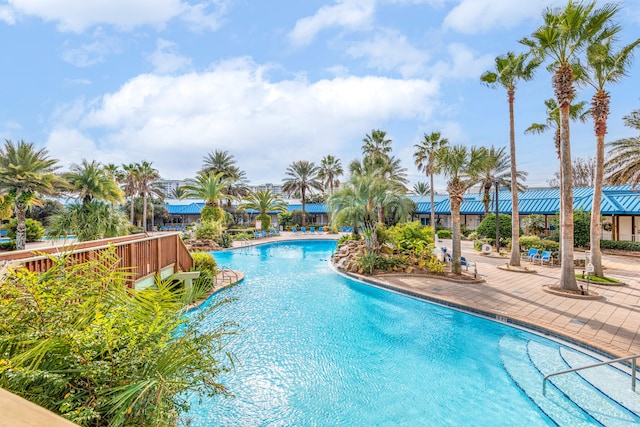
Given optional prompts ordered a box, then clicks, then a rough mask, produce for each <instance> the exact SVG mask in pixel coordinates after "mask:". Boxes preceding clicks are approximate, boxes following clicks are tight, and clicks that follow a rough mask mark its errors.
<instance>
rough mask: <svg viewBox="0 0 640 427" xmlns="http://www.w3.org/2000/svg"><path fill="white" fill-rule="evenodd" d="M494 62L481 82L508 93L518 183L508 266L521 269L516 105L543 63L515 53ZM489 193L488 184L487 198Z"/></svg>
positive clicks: (514, 189) (513, 164)
mask: <svg viewBox="0 0 640 427" xmlns="http://www.w3.org/2000/svg"><path fill="white" fill-rule="evenodd" d="M495 63H496V67H495V71H487V72H485V73H484V74H483V75H482V76H481V77H480V81H482V82H483V83H485V84H486V85H488V86H489V87H496V86H497V85H498V84H499V85H500V86H502V87H503V88H505V89H506V90H507V100H508V101H509V157H510V159H511V161H510V168H511V182H512V183H513V184H515V185H512V186H511V259H510V260H509V265H512V266H514V267H518V266H520V212H519V210H518V171H517V169H516V131H515V120H514V117H513V116H514V108H513V106H514V101H515V93H516V85H517V83H518V81H519V80H524V81H527V80H531V79H532V78H533V72H534V70H535V69H536V68H537V67H538V66H539V65H540V60H539V59H537V58H535V57H534V58H533V59H532V60H528V55H527V54H523V53H520V54H518V55H516V54H515V53H513V52H507V54H506V55H503V56H498V57H497V58H496V60H495ZM489 188H491V187H489ZM486 191H487V190H486V183H485V196H486ZM496 203H497V202H496ZM487 213H488V204H487V203H485V215H486V214H487ZM496 221H497V218H496Z"/></svg>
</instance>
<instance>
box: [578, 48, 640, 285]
mask: <svg viewBox="0 0 640 427" xmlns="http://www.w3.org/2000/svg"><path fill="white" fill-rule="evenodd" d="M613 42H614V38H613V37H612V38H609V39H607V40H604V41H603V42H601V43H595V44H593V45H591V46H589V48H588V49H587V61H588V63H589V67H590V71H591V75H590V76H589V77H590V78H589V79H588V81H589V82H590V83H591V85H592V86H593V87H594V88H595V89H596V93H595V94H594V95H593V98H592V101H591V117H593V125H594V130H595V134H596V160H595V162H596V167H595V179H594V183H593V201H592V204H591V230H590V238H591V247H590V249H591V258H590V262H591V264H593V273H594V274H595V275H596V276H598V277H604V272H603V271H602V253H601V251H600V237H601V235H602V232H601V230H600V227H601V224H600V223H601V216H600V207H601V203H602V186H603V185H604V136H605V134H606V133H607V119H608V117H609V102H610V98H609V93H608V92H607V91H606V90H605V86H606V85H608V84H610V83H617V82H618V81H620V80H621V79H622V78H623V77H624V76H626V75H627V73H628V71H629V67H630V66H631V62H632V56H633V50H634V49H635V48H636V47H637V46H638V44H640V39H637V40H636V41H634V42H633V43H631V44H629V45H627V46H625V47H623V48H622V49H621V50H620V51H618V52H615V51H614V47H613Z"/></svg>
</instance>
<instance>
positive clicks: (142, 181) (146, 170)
mask: <svg viewBox="0 0 640 427" xmlns="http://www.w3.org/2000/svg"><path fill="white" fill-rule="evenodd" d="M151 165H152V163H150V162H147V161H143V162H141V163H139V164H137V167H136V179H137V183H138V185H137V187H138V192H139V193H140V194H141V195H142V228H143V229H144V231H147V198H148V197H149V194H156V195H160V194H162V192H161V191H160V190H159V189H158V188H157V187H154V185H153V184H154V182H155V181H157V180H158V179H160V172H158V170H157V169H156V168H154V167H153V166H151Z"/></svg>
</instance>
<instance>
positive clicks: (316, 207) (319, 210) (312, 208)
mask: <svg viewBox="0 0 640 427" xmlns="http://www.w3.org/2000/svg"><path fill="white" fill-rule="evenodd" d="M296 210H297V211H301V210H302V203H297V204H290V205H289V212H291V211H296ZM304 210H305V211H306V212H307V213H309V214H323V213H327V212H329V207H328V206H327V205H325V204H324V203H307V204H306V205H304Z"/></svg>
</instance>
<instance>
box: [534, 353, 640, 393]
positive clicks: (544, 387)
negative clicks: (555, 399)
mask: <svg viewBox="0 0 640 427" xmlns="http://www.w3.org/2000/svg"><path fill="white" fill-rule="evenodd" d="M639 357H640V354H635V355H633V356H627V357H620V358H618V359H612V360H607V361H604V362H600V363H594V364H591V365H586V366H581V367H579V368H573V369H566V370H564V371H558V372H553V373H551V374H547V375H545V376H544V379H543V380H542V395H543V396H546V392H547V380H548V379H549V378H551V377H554V376H556V375H562V374H568V373H571V372H576V371H581V370H583V369H589V368H595V367H597V366H603V365H611V364H614V363H618V362H626V361H627V360H631V390H632V391H634V392H635V391H636V372H637V370H638V368H637V362H636V359H638V358H639Z"/></svg>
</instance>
